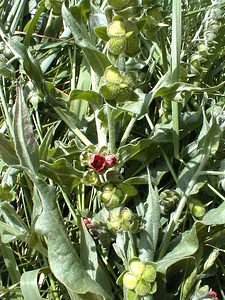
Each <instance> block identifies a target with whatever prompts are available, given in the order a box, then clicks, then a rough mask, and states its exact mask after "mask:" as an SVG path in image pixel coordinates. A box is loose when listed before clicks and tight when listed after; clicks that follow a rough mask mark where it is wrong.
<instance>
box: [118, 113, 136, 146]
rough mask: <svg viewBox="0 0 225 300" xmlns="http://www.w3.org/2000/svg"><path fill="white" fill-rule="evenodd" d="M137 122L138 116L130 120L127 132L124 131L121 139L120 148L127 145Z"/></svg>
mask: <svg viewBox="0 0 225 300" xmlns="http://www.w3.org/2000/svg"><path fill="white" fill-rule="evenodd" d="M136 120H137V116H136V115H135V116H134V117H132V119H131V120H130V122H129V124H128V126H127V128H126V130H125V131H124V134H123V136H122V138H121V141H120V147H122V146H124V145H125V144H126V141H127V139H128V137H129V135H130V132H131V130H132V128H133V126H134V123H135V122H136Z"/></svg>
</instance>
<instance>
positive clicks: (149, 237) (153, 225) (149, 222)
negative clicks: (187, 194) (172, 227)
mask: <svg viewBox="0 0 225 300" xmlns="http://www.w3.org/2000/svg"><path fill="white" fill-rule="evenodd" d="M148 186H149V191H148V197H147V199H146V202H145V203H146V204H147V209H146V211H145V214H144V216H143V226H144V229H143V230H142V231H141V232H140V246H139V258H140V259H141V260H143V261H148V260H153V259H154V253H155V250H156V246H157V241H158V233H159V228H160V208H159V199H158V193H157V191H156V189H155V190H154V189H153V187H152V184H151V177H150V174H148Z"/></svg>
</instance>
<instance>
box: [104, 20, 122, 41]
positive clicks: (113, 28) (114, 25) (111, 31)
mask: <svg viewBox="0 0 225 300" xmlns="http://www.w3.org/2000/svg"><path fill="white" fill-rule="evenodd" d="M107 34H108V36H109V37H113V38H114V37H124V36H125V34H126V28H125V25H124V23H123V22H121V21H113V22H111V23H110V24H109V26H108V28H107Z"/></svg>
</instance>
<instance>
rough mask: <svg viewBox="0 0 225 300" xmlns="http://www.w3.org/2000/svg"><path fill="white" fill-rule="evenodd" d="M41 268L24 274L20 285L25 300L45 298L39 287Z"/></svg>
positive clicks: (41, 299)
mask: <svg viewBox="0 0 225 300" xmlns="http://www.w3.org/2000/svg"><path fill="white" fill-rule="evenodd" d="M39 272H40V270H33V271H28V272H25V273H23V274H22V276H21V279H20V287H21V291H22V294H23V297H24V300H30V299H33V300H44V298H42V297H41V295H40V293H39V289H38V284H37V281H38V273H39Z"/></svg>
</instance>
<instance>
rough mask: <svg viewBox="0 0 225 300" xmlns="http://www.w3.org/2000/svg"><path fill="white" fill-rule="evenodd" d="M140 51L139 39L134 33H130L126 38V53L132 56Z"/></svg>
mask: <svg viewBox="0 0 225 300" xmlns="http://www.w3.org/2000/svg"><path fill="white" fill-rule="evenodd" d="M139 52H140V41H139V38H138V37H137V36H136V35H132V36H131V37H129V38H128V39H127V48H126V51H125V53H126V55H128V56H130V57H134V56H135V55H137V54H138V53H139Z"/></svg>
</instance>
